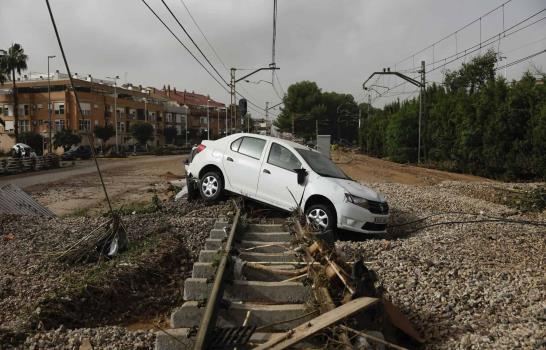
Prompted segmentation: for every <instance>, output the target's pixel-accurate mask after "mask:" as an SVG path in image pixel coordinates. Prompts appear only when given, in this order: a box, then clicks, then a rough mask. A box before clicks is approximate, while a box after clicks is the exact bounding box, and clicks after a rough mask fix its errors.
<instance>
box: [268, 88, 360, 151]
mask: <svg viewBox="0 0 546 350" xmlns="http://www.w3.org/2000/svg"><path fill="white" fill-rule="evenodd" d="M283 102H284V108H283V109H282V111H281V114H280V115H279V116H278V118H277V119H276V120H275V122H274V124H275V126H276V127H277V128H279V130H280V131H282V132H292V127H294V132H295V134H296V136H299V137H303V138H305V139H314V138H315V134H316V129H317V126H318V130H319V133H321V134H331V135H332V137H333V139H334V140H339V139H346V140H349V141H356V139H357V137H358V128H357V125H358V106H357V104H356V102H355V101H354V97H353V96H352V95H350V94H339V93H336V92H322V90H321V89H320V88H319V87H318V86H317V84H316V83H314V82H311V81H300V82H298V83H295V84H292V85H290V87H289V88H288V91H287V94H286V95H285V96H284V98H283ZM317 123H318V125H317Z"/></svg>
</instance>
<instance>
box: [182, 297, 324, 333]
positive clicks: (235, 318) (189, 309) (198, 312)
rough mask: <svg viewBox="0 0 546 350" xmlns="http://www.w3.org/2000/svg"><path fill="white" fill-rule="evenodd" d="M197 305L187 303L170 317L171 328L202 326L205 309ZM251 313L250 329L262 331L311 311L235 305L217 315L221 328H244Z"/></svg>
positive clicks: (285, 326)
mask: <svg viewBox="0 0 546 350" xmlns="http://www.w3.org/2000/svg"><path fill="white" fill-rule="evenodd" d="M198 304H199V303H198V302H197V301H187V302H185V303H184V304H183V305H182V306H181V307H179V308H177V309H175V310H174V311H173V313H172V314H171V327H173V328H178V327H188V328H190V327H194V326H199V322H200V321H201V318H202V317H203V313H204V312H205V307H203V306H201V307H198ZM248 311H250V316H249V319H248V323H247V324H248V325H254V326H257V327H261V326H264V325H269V324H271V323H275V322H279V321H284V320H290V319H294V318H298V317H300V316H303V315H305V314H308V313H309V311H310V310H309V309H308V307H307V305H305V304H280V305H263V304H252V303H242V304H239V303H232V304H231V305H230V306H229V307H228V308H227V309H220V312H219V314H218V326H219V327H235V326H240V325H242V324H243V322H244V320H245V318H246V315H247V312H248ZM313 317H315V316H314V315H309V316H307V317H304V318H301V319H298V320H295V321H291V322H287V323H282V324H277V325H274V326H272V327H271V329H270V330H274V331H286V330H289V329H292V328H294V327H297V326H299V325H300V324H302V323H303V322H305V321H307V320H310V319H311V318H313Z"/></svg>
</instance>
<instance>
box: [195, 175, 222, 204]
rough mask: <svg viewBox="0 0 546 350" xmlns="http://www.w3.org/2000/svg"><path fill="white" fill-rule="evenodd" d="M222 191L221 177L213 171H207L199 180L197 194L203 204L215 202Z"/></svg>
mask: <svg viewBox="0 0 546 350" xmlns="http://www.w3.org/2000/svg"><path fill="white" fill-rule="evenodd" d="M223 190H224V183H223V181H222V176H220V174H218V173H217V172H215V171H209V172H208V173H206V174H204V175H203V176H201V179H199V194H200V195H201V198H203V200H204V201H205V202H210V203H212V202H215V201H217V200H218V199H219V198H220V196H221V195H222V192H223Z"/></svg>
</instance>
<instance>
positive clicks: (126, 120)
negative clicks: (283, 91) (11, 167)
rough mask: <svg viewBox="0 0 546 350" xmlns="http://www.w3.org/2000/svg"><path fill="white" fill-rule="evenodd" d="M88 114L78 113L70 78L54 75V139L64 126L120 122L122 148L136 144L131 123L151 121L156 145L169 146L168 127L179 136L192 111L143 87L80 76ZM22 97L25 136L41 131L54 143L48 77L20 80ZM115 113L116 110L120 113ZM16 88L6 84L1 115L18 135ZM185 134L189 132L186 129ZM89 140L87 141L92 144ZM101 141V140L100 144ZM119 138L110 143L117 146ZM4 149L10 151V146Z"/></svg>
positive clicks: (89, 128)
mask: <svg viewBox="0 0 546 350" xmlns="http://www.w3.org/2000/svg"><path fill="white" fill-rule="evenodd" d="M74 78H75V79H74V81H75V90H76V91H77V92H78V96H79V99H80V105H81V110H82V113H81V114H82V115H81V116H80V115H79V113H78V111H77V108H76V107H77V106H76V101H75V96H74V92H73V91H72V90H71V89H70V88H69V87H70V80H69V78H68V76H67V75H66V74H61V73H59V72H56V73H54V74H52V75H51V76H50V81H49V84H50V94H51V108H52V113H51V120H52V122H51V124H52V125H51V126H52V135H54V134H55V132H56V131H58V130H61V129H63V128H67V129H71V130H73V131H75V132H79V133H82V134H83V133H86V132H93V130H94V128H95V127H96V126H99V125H101V126H104V125H106V124H110V125H114V124H115V123H116V122H117V128H118V140H117V141H118V144H120V145H125V146H129V145H132V144H133V143H134V142H135V140H134V139H133V138H132V135H131V132H130V130H131V125H132V124H134V123H137V122H148V123H150V124H152V126H153V127H154V139H153V140H152V141H151V142H150V144H153V145H156V146H158V145H163V144H164V141H165V140H164V136H163V131H164V128H165V127H174V128H175V129H176V130H177V132H178V133H179V134H182V133H183V132H184V131H185V125H186V115H187V108H184V107H181V106H179V105H178V104H177V103H176V101H173V100H171V99H169V98H168V97H167V96H161V95H156V94H153V95H152V94H150V93H149V92H148V91H147V90H146V89H143V88H142V87H141V86H133V85H127V86H124V87H117V86H115V85H114V81H108V80H102V79H95V78H93V77H91V76H86V77H80V76H78V75H77V74H75V75H74ZM17 88H18V97H19V103H18V108H19V122H18V124H19V132H28V131H32V132H36V133H40V134H41V135H42V136H44V138H45V140H46V141H47V140H48V134H49V117H48V111H47V103H48V79H47V74H43V75H33V76H23V78H22V79H21V80H20V81H18V82H17ZM114 109H115V111H114ZM13 112H14V111H13V99H12V94H11V86H10V85H4V86H0V117H1V118H2V119H3V120H4V122H5V128H4V129H5V130H4V131H5V133H7V134H8V135H13V133H14V129H15V125H14V123H15V121H14V117H13V115H14V113H13ZM183 130H184V131H183ZM86 140H87V138H84V139H83V141H82V142H83V143H86V142H87V141H86ZM96 142H97V143H98V141H96ZM115 143H116V139H115V138H112V139H110V140H109V144H115ZM1 147H2V148H9V147H10V146H9V145H6V142H3V144H2V145H1Z"/></svg>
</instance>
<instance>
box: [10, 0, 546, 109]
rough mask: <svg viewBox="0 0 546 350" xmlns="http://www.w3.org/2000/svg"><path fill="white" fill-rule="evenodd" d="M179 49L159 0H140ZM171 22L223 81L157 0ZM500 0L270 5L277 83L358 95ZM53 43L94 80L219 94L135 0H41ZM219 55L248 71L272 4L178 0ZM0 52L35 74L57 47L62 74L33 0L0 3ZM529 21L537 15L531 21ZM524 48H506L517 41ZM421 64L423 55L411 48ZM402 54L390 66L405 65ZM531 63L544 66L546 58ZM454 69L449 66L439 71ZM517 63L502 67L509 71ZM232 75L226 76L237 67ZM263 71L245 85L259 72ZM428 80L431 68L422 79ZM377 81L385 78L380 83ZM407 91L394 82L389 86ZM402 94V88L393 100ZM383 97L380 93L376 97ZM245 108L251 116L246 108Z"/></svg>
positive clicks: (446, 49)
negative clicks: (24, 62) (16, 50)
mask: <svg viewBox="0 0 546 350" xmlns="http://www.w3.org/2000/svg"><path fill="white" fill-rule="evenodd" d="M149 3H150V4H151V5H152V6H153V7H154V9H156V10H157V11H158V12H159V13H160V14H161V15H162V16H163V17H164V18H165V19H166V20H167V23H169V25H171V26H172V28H173V29H175V30H176V32H177V33H179V35H180V37H181V38H183V40H184V42H185V43H187V45H188V46H189V45H190V43H189V41H188V40H187V39H186V38H185V37H184V35H183V33H182V31H181V30H179V28H177V27H176V25H175V23H174V21H172V20H171V19H170V17H169V16H168V13H167V12H166V10H165V9H164V8H163V6H162V4H161V2H160V1H159V0H149ZM167 3H168V4H169V5H170V6H171V8H172V9H173V11H174V12H175V13H176V14H177V15H178V16H179V18H180V19H181V21H182V23H184V24H185V25H187V28H188V30H189V31H190V33H191V34H192V35H193V37H194V38H195V40H196V41H197V42H198V43H199V45H200V47H201V48H202V49H203V51H204V52H205V53H206V54H207V56H208V57H209V59H211V61H212V62H213V63H214V64H215V65H216V67H217V68H218V69H219V70H220V71H221V72H222V73H223V74H224V78H225V79H226V80H228V77H229V74H228V72H227V71H225V70H224V68H223V67H222V65H221V64H220V63H219V62H218V61H217V60H216V58H215V57H214V54H213V53H212V52H211V50H210V49H209V48H208V47H207V45H206V43H205V41H204V40H203V38H202V37H201V36H200V34H199V32H198V31H197V29H196V28H195V27H194V26H193V23H191V20H190V18H189V16H188V15H187V13H186V12H185V10H184V8H183V6H182V4H181V2H180V0H167ZM501 3H502V2H501V1H500V0H482V1H479V2H478V1H474V0H462V1H447V0H446V1H435V0H420V1H380V0H371V1H357V0H335V1H334V0H330V1H326V0H305V1H304V0H279V4H278V9H279V15H278V32H277V48H276V49H277V63H278V65H279V66H280V67H281V70H280V71H279V76H280V78H281V81H282V83H283V86H284V88H285V89H286V88H287V87H288V86H289V85H290V84H291V83H293V82H296V81H299V80H304V79H307V80H314V81H316V82H317V83H318V84H319V86H320V87H322V88H323V89H324V90H336V91H340V92H348V93H352V94H354V95H355V97H356V98H358V99H362V98H363V94H362V91H361V84H362V81H363V80H364V79H365V78H366V77H367V76H368V75H369V74H370V73H371V72H372V71H374V70H378V69H381V67H385V66H389V65H390V66H391V67H394V66H393V65H394V63H396V62H397V61H398V60H400V59H402V58H404V57H406V56H407V55H409V54H411V53H412V52H415V51H417V50H419V49H421V48H423V47H425V46H426V45H428V44H429V43H432V42H433V41H435V40H437V39H439V38H440V37H442V36H444V35H446V34H448V33H451V32H452V31H454V30H455V29H457V28H458V27H460V26H462V25H464V24H466V23H468V22H470V21H471V20H473V19H475V18H477V17H478V16H480V15H481V14H483V13H485V12H487V11H488V10H490V9H492V8H494V7H496V6H498V5H499V4H501ZM51 4H52V6H53V10H54V13H55V15H56V19H57V22H58V26H59V29H60V31H61V35H62V39H63V41H64V45H65V49H66V51H67V54H68V58H69V61H70V64H71V69H72V70H73V71H75V72H81V73H92V74H93V75H94V76H97V77H104V76H107V75H112V74H118V75H120V77H122V79H123V77H124V74H125V73H126V74H127V77H128V81H130V82H133V83H136V84H139V83H140V84H143V85H153V86H157V87H161V86H163V84H170V85H171V86H176V87H177V88H178V89H179V90H181V89H188V90H195V91H200V92H205V93H210V95H211V96H212V97H213V98H215V99H218V100H221V101H225V102H227V101H229V97H228V95H227V93H226V92H225V91H224V90H223V89H222V88H221V87H220V86H218V85H217V84H216V83H215V82H214V81H213V80H212V79H211V78H210V77H209V76H208V75H207V74H206V73H205V72H204V71H203V70H202V68H201V67H200V66H199V65H198V64H197V63H196V62H195V61H193V59H192V58H191V57H190V56H189V55H188V54H187V53H186V52H185V51H184V49H183V48H182V47H180V45H179V44H178V43H177V42H176V41H175V40H174V39H173V38H172V37H171V36H170V34H169V33H168V32H167V31H166V30H165V29H164V28H163V27H162V26H161V24H160V23H159V22H158V21H157V20H156V19H155V18H154V17H152V15H151V13H149V12H148V10H147V9H146V8H145V7H144V5H143V4H142V3H141V1H139V0H115V1H113V0H78V1H74V0H71V1H70V0H51ZM186 4H187V5H188V7H189V8H190V10H191V11H192V14H193V15H194V17H195V18H196V19H197V20H198V22H199V24H200V26H201V28H202V29H203V30H204V31H205V33H206V34H207V36H208V38H209V40H210V41H211V42H212V43H213V45H214V46H215V48H216V50H217V51H218V53H219V54H220V55H221V57H222V59H223V60H224V62H225V63H226V65H228V68H229V67H231V66H234V67H242V68H247V67H258V66H264V65H267V64H269V63H270V61H271V31H272V18H271V17H272V0H209V1H204V0H200V1H197V0H186ZM0 6H1V7H0V47H4V48H5V47H7V46H9V45H10V44H11V43H12V42H18V43H21V44H22V45H23V46H24V48H25V50H26V52H27V54H28V55H29V56H30V62H29V66H30V69H31V70H32V71H45V70H46V63H47V60H46V56H47V55H49V54H57V55H58V57H59V58H57V60H56V61H55V62H54V64H53V67H54V69H60V70H62V71H64V68H63V67H62V65H61V60H60V55H59V50H58V48H57V44H56V41H55V38H54V33H53V30H52V27H51V24H50V22H49V17H48V14H47V8H46V6H45V2H44V1H38V0H2V2H1V5H0ZM542 8H544V2H543V1H541V0H529V1H525V0H514V1H512V2H511V3H509V4H508V5H507V6H506V11H505V22H506V26H508V25H510V24H512V23H515V22H516V21H517V20H520V19H522V18H524V17H526V16H528V15H529V14H531V13H533V12H535V11H537V10H540V9H542ZM500 14H501V12H498V14H497V13H496V14H495V15H494V16H493V15H492V16H489V17H488V18H487V19H484V21H483V23H482V38H486V37H487V36H489V35H492V34H494V33H497V32H498V31H499V30H500V29H501V28H502V18H501V16H500ZM537 19H538V18H537ZM544 22H546V21H542V22H541V23H539V24H537V25H535V26H533V27H531V28H529V29H528V30H526V31H522V33H521V34H517V35H514V36H513V37H511V38H510V39H508V38H507V39H506V40H504V41H503V42H502V43H501V51H506V52H509V51H510V50H512V52H509V53H507V54H506V55H507V56H508V60H507V61H508V62H509V61H511V60H515V59H518V58H520V57H524V56H526V55H528V54H530V53H532V52H535V51H538V50H539V49H541V48H544V47H546V40H542V41H540V39H541V38H544V33H546V30H545V29H546V25H545V23H544ZM478 37H479V27H478V26H476V25H475V26H473V27H471V28H469V29H467V30H465V31H463V32H461V33H460V34H459V35H458V41H457V45H458V48H459V49H461V48H464V47H467V46H470V45H472V44H474V43H475V42H477V39H478ZM533 41H538V42H537V43H535V44H530V45H528V46H526V47H523V48H520V49H519V50H515V49H517V48H518V47H521V46H523V45H526V44H529V43H531V42H533ZM454 51H455V40H454V39H450V40H449V41H446V42H444V43H442V44H440V45H438V46H437V47H435V53H434V54H435V57H436V58H439V57H443V56H446V55H449V54H451V53H453V52H454ZM421 59H425V60H427V62H430V61H432V50H428V51H427V52H425V53H423V54H421V55H417V56H416V57H415V62H416V63H418V62H419V61H420V60H421ZM412 61H413V59H410V60H408V61H406V62H404V63H403V64H400V65H399V66H398V67H397V68H408V67H410V66H412ZM533 63H534V64H536V65H538V66H542V67H546V65H545V63H546V55H543V56H539V57H536V58H535V59H534V60H533ZM451 67H456V66H451ZM527 68H529V64H521V65H518V66H516V67H513V68H510V70H509V77H512V78H515V77H517V76H518V75H519V74H520V73H521V71H522V70H524V69H527ZM242 73H243V72H238V74H242ZM270 77H271V74H270V73H269V72H264V73H261V75H259V76H256V77H255V80H259V79H270ZM429 78H430V79H431V80H440V79H441V72H440V71H438V72H435V73H434V74H431V75H430V77H429ZM382 83H383V84H391V85H392V84H394V83H396V81H395V79H393V78H391V79H388V78H387V79H385V80H384V81H383V82H382ZM404 89H405V90H406V91H410V90H411V89H412V88H411V87H409V86H404V87H402V88H401V89H400V90H398V91H404ZM241 92H242V93H243V94H246V95H248V97H251V98H252V99H253V100H254V101H255V102H256V103H258V104H259V105H262V106H263V105H264V103H265V101H271V102H272V103H274V102H275V101H278V98H277V97H276V96H275V94H274V92H273V90H272V88H271V86H270V85H268V84H263V83H262V84H259V85H255V84H248V83H245V84H244V87H243V88H242V89H241ZM401 97H403V95H402V96H401ZM382 102H384V101H382V100H380V101H378V103H379V104H380V103H382ZM255 114H256V113H255Z"/></svg>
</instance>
